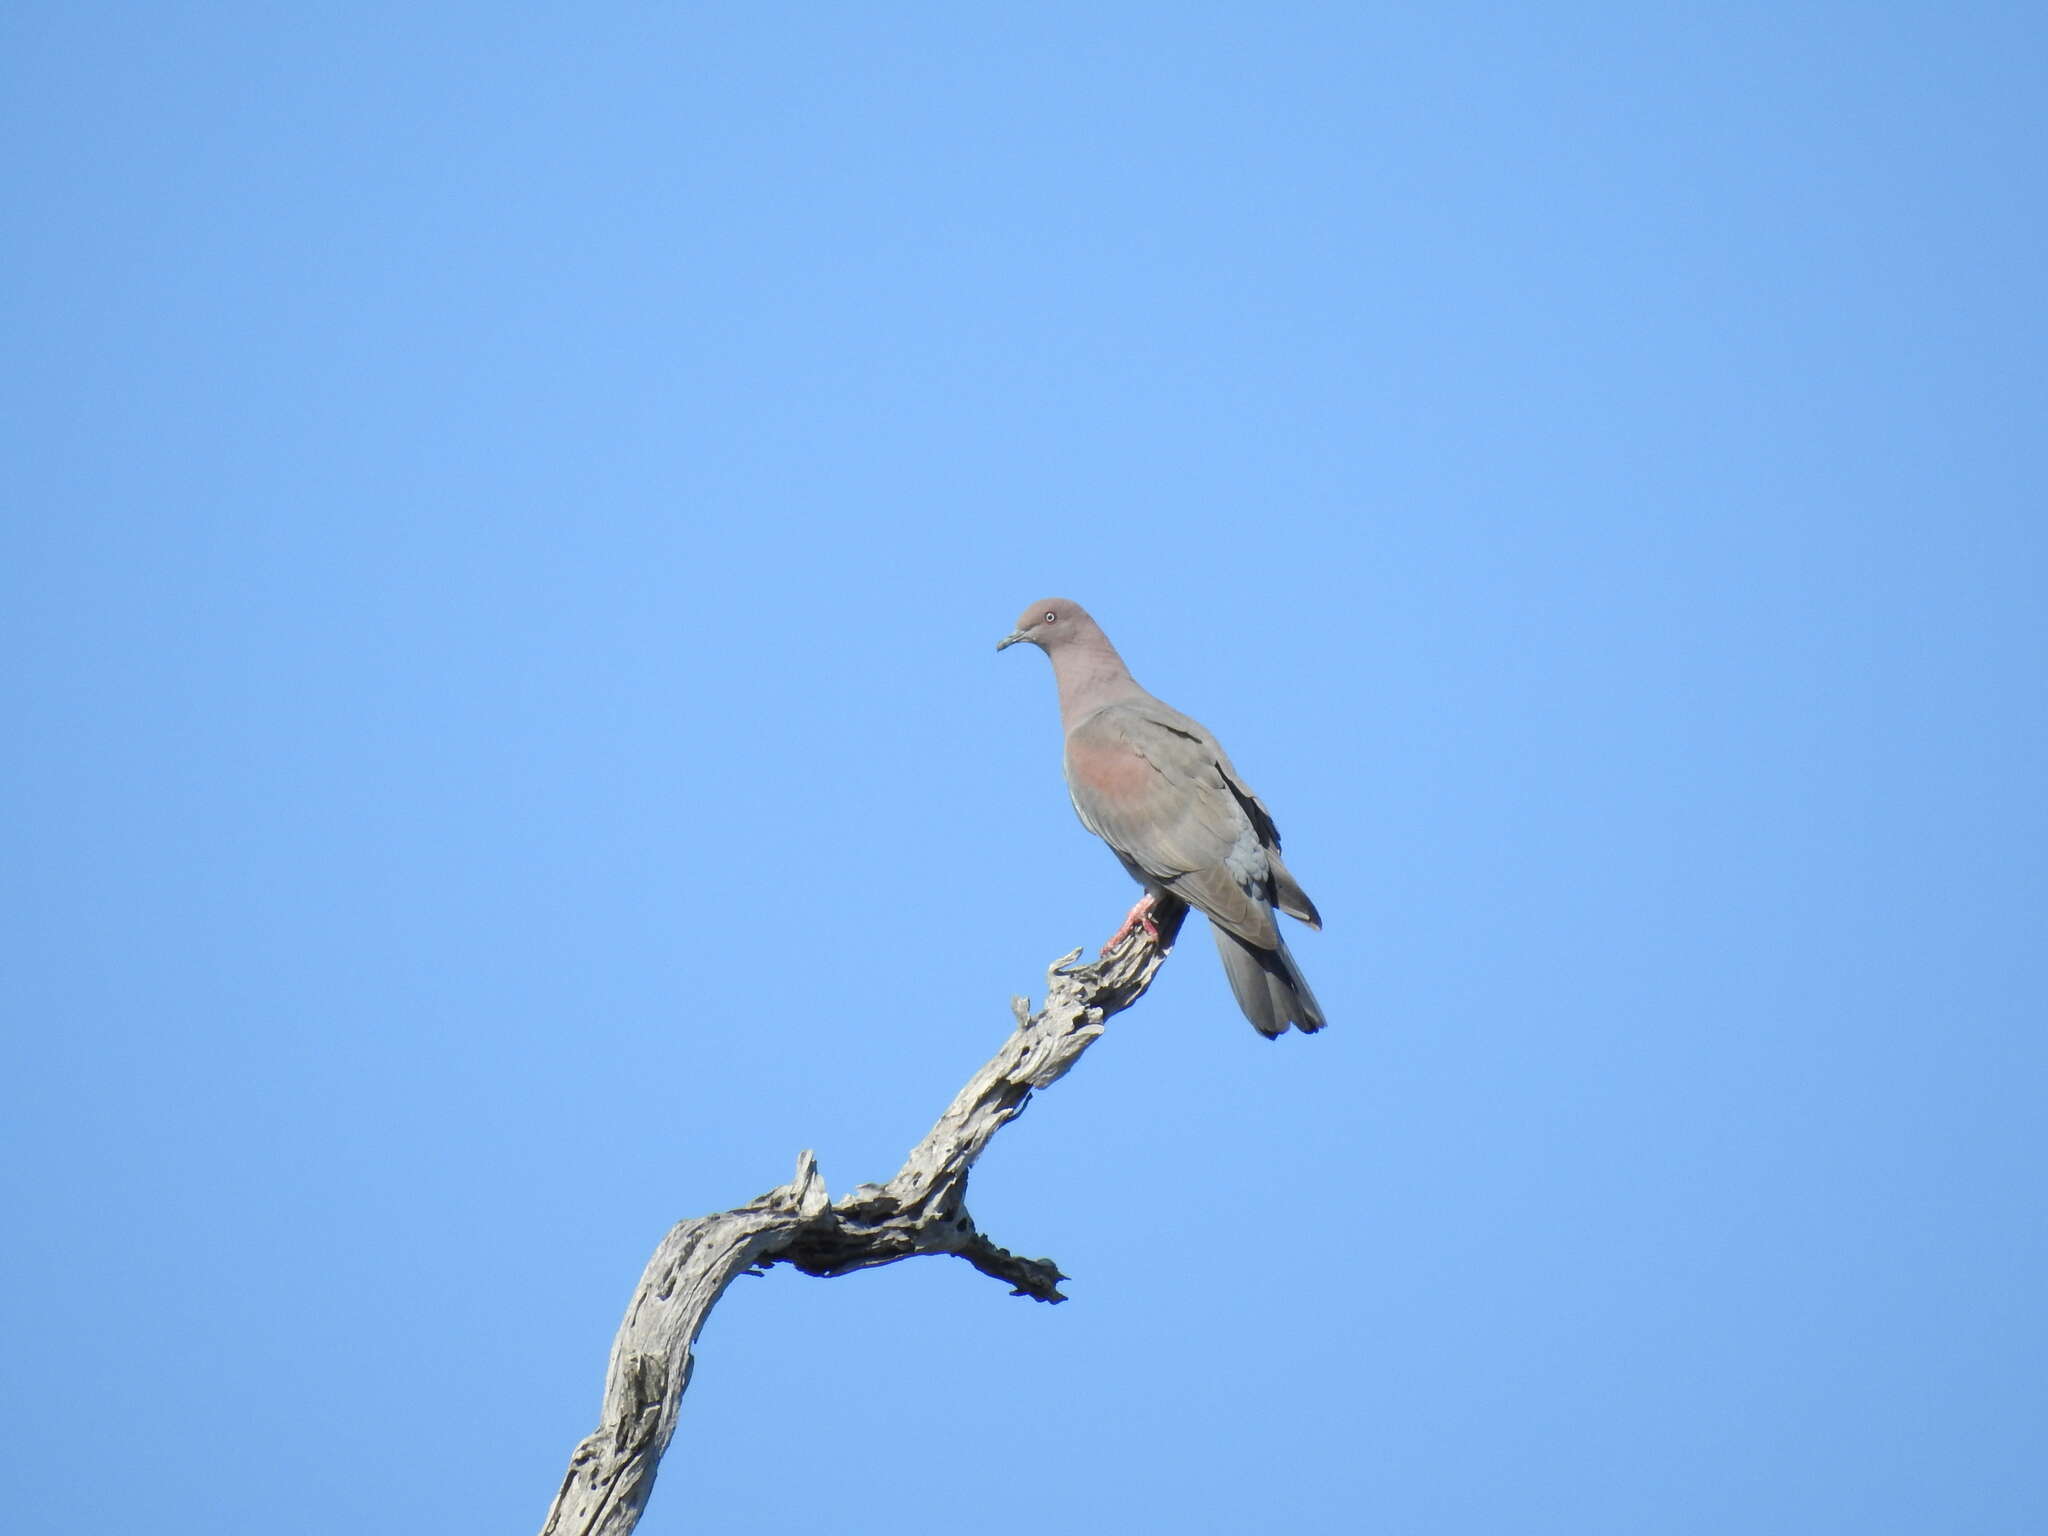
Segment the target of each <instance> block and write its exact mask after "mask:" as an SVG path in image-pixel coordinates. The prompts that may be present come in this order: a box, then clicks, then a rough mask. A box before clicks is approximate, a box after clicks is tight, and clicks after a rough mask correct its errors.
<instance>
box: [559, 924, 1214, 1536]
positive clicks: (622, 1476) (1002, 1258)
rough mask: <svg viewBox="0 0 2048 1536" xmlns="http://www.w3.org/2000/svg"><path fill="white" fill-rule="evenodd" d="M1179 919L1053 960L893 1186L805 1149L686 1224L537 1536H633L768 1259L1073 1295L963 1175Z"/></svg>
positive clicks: (1138, 985)
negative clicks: (708, 1366)
mask: <svg viewBox="0 0 2048 1536" xmlns="http://www.w3.org/2000/svg"><path fill="white" fill-rule="evenodd" d="M1186 916H1187V909H1186V907H1185V906H1183V905H1182V904H1181V903H1179V902H1178V901H1176V900H1174V899H1173V898H1172V897H1162V898H1160V899H1159V900H1158V901H1157V902H1156V903H1155V904H1154V907H1153V909H1152V919H1153V922H1154V924H1155V925H1156V926H1157V927H1158V929H1159V940H1158V942H1157V943H1156V944H1155V943H1154V942H1153V941H1152V940H1151V939H1149V938H1147V937H1146V936H1145V934H1144V933H1143V932H1142V930H1135V931H1133V932H1132V933H1131V934H1130V935H1129V936H1128V937H1126V938H1125V939H1124V940H1123V942H1122V943H1120V944H1118V945H1117V946H1116V948H1114V949H1112V950H1111V951H1110V952H1109V953H1108V954H1107V955H1105V956H1104V957H1103V958H1102V959H1100V960H1097V961H1095V962H1093V963H1091V964H1088V965H1079V964H1076V962H1077V961H1078V960H1079V959H1080V957H1081V951H1080V950H1078V949H1077V950H1075V951H1074V952H1073V953H1072V954H1069V955H1066V956H1063V957H1062V958H1061V959H1059V960H1057V961H1055V962H1054V963H1053V964H1052V966H1051V967H1050V968H1049V969H1048V970H1047V972H1046V998H1045V1006H1044V1007H1042V1008H1040V1009H1039V1010H1038V1011H1037V1012H1036V1013H1033V1012H1031V1011H1030V1007H1029V1005H1028V1004H1027V1003H1026V1002H1025V1000H1024V999H1023V998H1017V999H1015V1000H1014V1002H1013V1003H1012V1009H1013V1011H1014V1012H1015V1014H1016V1018H1017V1028H1016V1032H1015V1033H1013V1034H1012V1035H1011V1036H1010V1038H1009V1039H1008V1040H1006V1041H1004V1042H1003V1046H1002V1049H1000V1050H998V1051H997V1052H996V1053H995V1055H994V1056H993V1057H991V1058H990V1059H989V1062H988V1064H987V1065H986V1066H984V1067H983V1068H982V1069H981V1070H980V1071H979V1072H977V1073H975V1074H974V1076H973V1077H972V1078H970V1079H969V1080H968V1083H967V1086H966V1087H964V1088H962V1089H961V1090H960V1092H959V1093H958V1094H957V1095H955V1097H954V1099H953V1102H952V1103H951V1104H950V1105H948V1106H947V1108H946V1112H945V1113H944V1114H943V1115H941V1116H939V1120H938V1123H937V1124H936V1125H934V1126H933V1127H932V1128H931V1132H930V1133H929V1134H928V1135H927V1136H926V1137H925V1138H924V1140H922V1141H920V1142H919V1143H918V1144H917V1145H916V1146H915V1147H913V1148H912V1149H911V1152H910V1156H909V1157H908V1158H907V1159H905V1161H904V1164H903V1166H902V1167H901V1168H900V1169H898V1170H897V1172H896V1174H895V1176H894V1177H893V1178H891V1179H890V1180H889V1181H888V1182H887V1183H886V1184H863V1185H861V1186H860V1187H859V1188H857V1189H855V1190H853V1191H852V1192H851V1193H849V1194H846V1195H842V1196H841V1197H840V1198H839V1199H838V1200H836V1201H834V1200H829V1199H828V1198H827V1196H826V1194H825V1181H824V1179H823V1178H822V1177H821V1176H820V1175H819V1173H818V1162H817V1159H816V1158H815V1157H813V1156H812V1155H811V1154H810V1153H809V1152H806V1153H804V1154H803V1155H802V1156H801V1157H799V1158H798V1159H797V1165H796V1175H795V1177H794V1178H792V1179H791V1180H790V1182H789V1183H787V1184H785V1185H783V1186H782V1187H781V1188H779V1189H773V1190H770V1191H769V1192H768V1193H767V1194H765V1195H762V1196H761V1197H760V1198H759V1199H757V1200H752V1201H749V1202H748V1203H747V1204H745V1205H743V1206H740V1207H738V1208H737V1209H734V1210H730V1211H720V1212H718V1213H717V1214H716V1215H712V1216H699V1217H697V1218H696V1219H695V1220H692V1221H684V1222H679V1223H677V1224H676V1226H675V1227H674V1228H672V1229H671V1230H670V1232H669V1234H668V1236H667V1237H665V1238H663V1239H662V1240H661V1245H660V1246H659V1247H658V1248H656V1249H655V1250H654V1257H653V1258H651V1259H649V1260H648V1261H647V1269H646V1271H645V1272H644V1273H643V1274H642V1275H641V1277H640V1284H639V1287H638V1288H637V1289H636V1290H635V1291H634V1292H633V1300H632V1303H631V1305H629V1306H628V1307H627V1308H626V1317H625V1321H624V1322H622V1323H621V1324H620V1325H619V1332H618V1336H617V1337H616V1338H615V1339H613V1341H612V1356H611V1364H610V1365H609V1367H608V1368H607V1370H606V1373H605V1388H604V1411H603V1416H602V1418H601V1419H600V1420H599V1423H598V1427H597V1428H596V1429H595V1430H594V1431H593V1432H592V1433H591V1434H590V1435H588V1436H587V1437H585V1439H584V1440H583V1443H582V1444H580V1445H579V1446H577V1447H576V1450H575V1453H574V1454H573V1455H572V1456H571V1457H570V1458H569V1470H568V1472H567V1474H566V1475H565V1476H564V1477H563V1479H562V1486H561V1488H560V1489H559V1490H558V1491H557V1492H556V1494H555V1501H554V1504H553V1505H552V1507H550V1509H549V1510H548V1518H547V1523H546V1524H545V1525H543V1526H542V1527H541V1536H626V1533H627V1532H630V1531H631V1530H632V1529H633V1527H634V1526H636V1525H637V1524H638V1523H639V1521H640V1511H641V1510H642V1509H643V1508H644V1507H645V1506H646V1503H647V1496H648V1493H649V1492H650V1491H651V1490H652V1489H653V1486H654V1474H655V1472H656V1470H657V1469H658V1468H659V1466H660V1464H661V1457H662V1453H663V1452H664V1451H666V1450H667V1449H668V1442H669V1438H670V1436H672V1435H673V1434H674V1433H675V1427H676V1413H677V1410H678V1409H679V1407H680V1406H681V1403H682V1397H683V1392H684V1390H685V1389H686V1388H687V1387H688V1386H689V1382H690V1370H691V1363H692V1361H691V1349H692V1347H693V1346H694V1345H695V1344H696V1341H697V1335H698V1333H699V1331H701V1330H702V1328H703V1326H704V1319H705V1318H706V1317H707V1316H709V1315H710V1312H711V1309H712V1307H714V1306H716V1305H717V1303H718V1298H719V1297H720V1296H722V1295H724V1294H725V1288H726V1286H728V1285H730V1284H731V1283H732V1281H733V1278H734V1277H735V1276H738V1275H742V1274H759V1273H761V1272H762V1271H763V1270H765V1269H767V1268H768V1267H770V1266H772V1265H775V1264H791V1265H794V1266H795V1267H796V1268H798V1269H800V1270H802V1271H803V1272H804V1273H805V1274H809V1275H828V1276H829V1275H845V1274H851V1273H852V1272H853V1271H855V1270H857V1269H872V1268H874V1267H875V1266H876V1265H879V1264H894V1263H895V1262H896V1261H897V1260H899V1259H908V1258H913V1257H915V1256H917V1255H919V1254H928V1253H950V1254H957V1255H958V1256H959V1257H961V1258H963V1259H965V1260H966V1261H967V1262H968V1263H970V1264H972V1265H973V1266H974V1267H975V1268H976V1269H978V1270H980V1271H981V1272H982V1273H983V1274H985V1275H990V1276H993V1277H994V1278H995V1279H997V1280H1000V1281H1002V1282H1003V1283H1004V1284H1006V1285H1008V1286H1009V1287H1011V1293H1012V1294H1013V1295H1017V1296H1030V1297H1033V1298H1035V1299H1036V1300H1039V1301H1049V1302H1057V1301H1064V1300H1065V1299H1066V1298H1065V1297H1064V1296H1062V1295H1061V1294H1060V1289H1059V1286H1060V1282H1061V1281H1062V1280H1064V1279H1066V1278H1067V1277H1066V1276H1065V1275H1063V1274H1061V1273H1060V1271H1059V1267H1058V1266H1057V1265H1055V1264H1054V1263H1053V1262H1052V1261H1051V1260H1050V1259H1025V1258H1019V1257H1018V1256H1017V1255H1016V1254H1013V1253H1010V1252H1008V1251H1007V1250H1005V1249H1003V1248H999V1247H998V1246H996V1244H995V1243H993V1242H992V1241H990V1240H989V1239H988V1238H987V1237H985V1236H983V1235H982V1233H981V1232H980V1231H979V1230H977V1229H976V1227H975V1224H974V1221H973V1219H972V1218H971V1217H970V1216H969V1215H968V1214H967V1204H966V1201H967V1175H968V1172H969V1171H970V1170H971V1169H972V1168H973V1167H974V1160H975V1159H976V1158H978V1157H980V1156H981V1154H982V1151H983V1149H984V1148H986V1147H987V1146H988V1143H989V1139H990V1138H991V1137H993V1136H994V1135H995V1133H996V1132H997V1131H999V1130H1001V1129H1002V1128H1003V1127H1004V1126H1005V1125H1007V1124H1009V1123H1010V1121H1012V1120H1014V1119H1016V1118H1017V1116H1018V1115H1019V1114H1021V1113H1023V1110H1024V1106H1025V1105H1026V1104H1028V1103H1029V1102H1030V1101H1031V1095H1032V1094H1033V1093H1035V1092H1037V1091H1038V1090H1039V1089H1041V1088H1045V1087H1048V1086H1049V1085H1051V1084H1053V1083H1056V1082H1058V1081H1059V1080H1060V1079H1061V1078H1062V1077H1064V1076H1066V1074H1067V1072H1068V1071H1069V1070H1070V1069H1071V1068H1072V1067H1073V1065H1074V1063H1075V1062H1077V1061H1079V1060H1080V1059H1081V1053H1082V1052H1083V1051H1085V1050H1087V1049H1088V1047H1089V1046H1090V1045H1092V1044H1093V1043H1094V1042H1095V1039H1096V1037H1097V1036H1099V1035H1100V1034H1101V1033H1102V1026H1103V1023H1104V1021H1105V1020H1107V1019H1109V1018H1110V1017H1111V1016H1112V1015H1114V1014H1117V1013H1120V1012H1122V1011H1123V1010H1124V1009H1126V1008H1128V1007H1130V1006H1131V1004H1133V1003H1135V1002H1136V1001H1137V1000H1138V999H1139V998H1140V997H1142V996H1144V994H1145V989H1146V988H1147V987H1149V986H1151V984H1152V978H1153V977H1154V976H1155V975H1157V974H1158V971H1159V967H1160V965H1161V964H1163V963H1164V962H1165V959H1166V956H1167V952H1168V951H1169V950H1170V949H1171V948H1172V946H1173V941H1174V937H1175V935H1176V934H1178V933H1179V931H1180V925H1181V922H1182V920H1183V919H1184V918H1185V917H1186Z"/></svg>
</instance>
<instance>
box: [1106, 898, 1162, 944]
mask: <svg viewBox="0 0 2048 1536" xmlns="http://www.w3.org/2000/svg"><path fill="white" fill-rule="evenodd" d="M1152 900H1153V896H1152V892H1150V891H1147V892H1146V893H1145V894H1144V895H1143V896H1141V897H1140V898H1139V899H1138V904H1137V905H1136V906H1135V907H1132V908H1131V910H1130V911H1129V912H1127V913H1126V914H1124V922H1123V926H1122V927H1121V928H1119V929H1117V931H1116V932H1115V933H1112V934H1111V935H1110V936H1109V942H1108V943H1107V944H1105V945H1103V946H1102V953H1103V954H1105V955H1106V954H1108V953H1109V952H1110V951H1111V950H1112V949H1115V948H1116V947H1117V945H1119V944H1121V943H1123V941H1124V940H1125V939H1127V938H1129V937H1130V936H1131V930H1132V929H1133V928H1143V929H1144V930H1145V937H1146V938H1148V939H1150V940H1151V941H1152V942H1153V943H1154V944H1157V943H1158V942H1159V926H1158V924H1156V923H1154V922H1153V921H1152Z"/></svg>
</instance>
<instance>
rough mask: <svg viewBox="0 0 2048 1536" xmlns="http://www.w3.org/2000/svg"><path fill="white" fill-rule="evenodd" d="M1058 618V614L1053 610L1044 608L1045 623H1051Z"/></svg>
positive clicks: (1055, 621)
mask: <svg viewBox="0 0 2048 1536" xmlns="http://www.w3.org/2000/svg"><path fill="white" fill-rule="evenodd" d="M1058 620H1059V615H1058V614H1056V613H1054V612H1053V611H1052V610H1051V609H1050V608H1048V609H1046V610H1045V622H1046V623H1048V624H1053V623H1057V622H1058Z"/></svg>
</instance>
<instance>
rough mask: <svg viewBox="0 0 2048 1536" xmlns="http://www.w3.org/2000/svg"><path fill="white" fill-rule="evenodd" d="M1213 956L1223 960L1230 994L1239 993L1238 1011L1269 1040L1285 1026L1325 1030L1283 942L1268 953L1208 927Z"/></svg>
mask: <svg viewBox="0 0 2048 1536" xmlns="http://www.w3.org/2000/svg"><path fill="white" fill-rule="evenodd" d="M1209 927H1210V929H1211V931H1213V932H1214V933H1215V935H1216V951H1217V953H1218V954H1220V955H1222V956H1223V970H1224V973H1225V974H1226V975H1228V976H1229V977H1230V990H1231V991H1233V992H1235V993H1236V994H1237V1006H1238V1007H1240V1008H1242V1009H1243V1010H1244V1016H1245V1017H1246V1018H1248V1019H1250V1020H1251V1021H1252V1028H1253V1029H1256V1030H1257V1031H1258V1032H1259V1033H1260V1034H1262V1035H1264V1036H1265V1037H1266V1038H1267V1039H1268V1040H1277V1039H1279V1038H1280V1036H1282V1035H1284V1034H1286V1033H1287V1026H1288V1024H1289V1023H1292V1024H1294V1025H1296V1026H1297V1027H1298V1028H1299V1029H1300V1030H1301V1032H1302V1033H1303V1034H1305V1035H1312V1034H1314V1033H1315V1032H1316V1031H1317V1030H1319V1029H1321V1028H1322V1027H1323V1023H1324V1019H1323V1010H1322V1008H1321V1007H1320V1006H1319V1005H1318V1004H1317V1003H1316V995H1315V993H1313V992H1311V991H1309V989H1308V983H1307V981H1305V980H1303V979H1302V974H1301V967H1300V966H1298V965H1296V964H1295V963H1294V956H1293V955H1292V954H1290V953H1288V949H1287V941H1286V940H1285V939H1282V940H1280V942H1279V943H1278V945H1277V946H1276V947H1274V948H1272V949H1261V948H1260V947H1259V946H1258V945H1256V944H1247V943H1246V942H1245V941H1244V940H1243V939H1240V938H1239V937H1238V936H1237V935H1236V934H1234V933H1232V932H1231V931H1230V930H1229V929H1227V928H1225V927H1224V926H1223V925H1222V924H1221V923H1217V922H1211V923H1210V924H1209Z"/></svg>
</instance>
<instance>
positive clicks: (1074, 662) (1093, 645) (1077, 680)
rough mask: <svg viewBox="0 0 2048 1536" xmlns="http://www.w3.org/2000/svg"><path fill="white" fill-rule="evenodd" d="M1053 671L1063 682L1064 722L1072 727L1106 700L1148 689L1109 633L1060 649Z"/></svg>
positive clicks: (1131, 695) (1062, 704)
mask: <svg viewBox="0 0 2048 1536" xmlns="http://www.w3.org/2000/svg"><path fill="white" fill-rule="evenodd" d="M1053 675H1054V677H1055V678H1056V679H1057V680H1058V682H1059V689H1060V723H1061V724H1062V725H1064V726H1065V727H1066V728H1067V729H1068V730H1072V729H1073V728H1074V726H1075V725H1076V724H1077V723H1078V722H1080V721H1081V720H1084V719H1086V718H1087V717H1088V716H1089V715H1092V714H1093V713H1095V711H1096V710H1098V709H1100V708H1102V706H1103V705H1105V704H1114V703H1116V702H1117V701H1118V700H1119V699H1127V698H1135V697H1140V696H1142V695H1143V694H1144V692H1145V690H1144V689H1142V688H1140V687H1139V686H1138V680H1137V679H1136V678H1134V677H1132V676H1131V669H1130V668H1129V667H1127V666H1125V665H1124V659H1123V657H1121V656H1119V655H1117V653H1116V647H1115V646H1113V645H1111V644H1110V643H1109V640H1108V638H1107V637H1103V638H1100V639H1090V640H1089V641H1088V643H1086V644H1084V645H1069V646H1067V647H1066V649H1064V650H1062V651H1061V652H1060V655H1059V658H1058V665H1056V666H1055V667H1054V668H1053Z"/></svg>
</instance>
